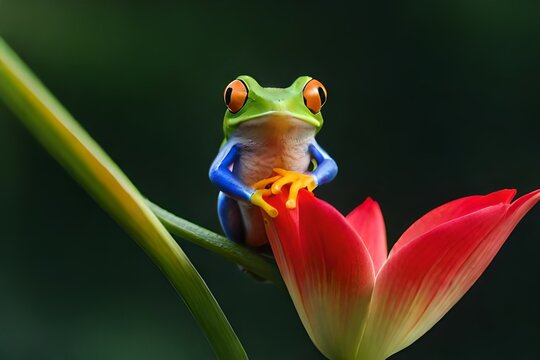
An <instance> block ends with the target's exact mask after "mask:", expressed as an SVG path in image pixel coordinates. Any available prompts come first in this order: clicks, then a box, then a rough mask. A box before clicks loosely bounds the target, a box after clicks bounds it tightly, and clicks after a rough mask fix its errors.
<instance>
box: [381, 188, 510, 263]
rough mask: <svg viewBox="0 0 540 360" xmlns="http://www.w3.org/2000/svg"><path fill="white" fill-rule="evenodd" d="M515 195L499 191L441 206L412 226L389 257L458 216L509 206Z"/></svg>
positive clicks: (508, 191) (393, 248)
mask: <svg viewBox="0 0 540 360" xmlns="http://www.w3.org/2000/svg"><path fill="white" fill-rule="evenodd" d="M515 195H516V190H513V189H512V190H508V189H507V190H500V191H496V192H493V193H491V194H488V195H474V196H467V197H464V198H461V199H457V200H454V201H451V202H449V203H446V204H444V205H441V206H439V207H437V208H435V209H433V210H431V211H430V212H428V213H427V214H426V215H424V216H422V217H421V218H420V219H419V220H417V221H416V222H415V223H414V224H412V225H411V226H410V227H409V228H408V229H407V230H406V231H405V232H404V233H403V235H401V237H400V238H399V240H398V241H397V242H396V243H395V244H394V246H393V247H392V250H391V251H390V255H389V256H392V255H394V254H395V253H396V252H397V251H398V250H399V249H401V248H402V247H403V246H404V245H406V244H407V243H408V242H409V241H411V240H413V239H416V238H417V237H420V236H421V235H422V234H425V233H427V232H428V231H430V230H432V229H433V228H435V227H437V226H439V225H441V224H444V223H445V222H447V221H450V220H453V219H456V218H458V217H460V216H464V215H467V214H470V213H472V212H475V211H478V210H480V209H483V208H486V207H488V206H491V205H497V204H500V203H503V204H509V203H510V201H512V199H513V197H514V196H515Z"/></svg>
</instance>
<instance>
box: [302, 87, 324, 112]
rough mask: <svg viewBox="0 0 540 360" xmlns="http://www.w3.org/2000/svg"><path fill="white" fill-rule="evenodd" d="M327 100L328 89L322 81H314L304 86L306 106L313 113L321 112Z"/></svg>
mask: <svg viewBox="0 0 540 360" xmlns="http://www.w3.org/2000/svg"><path fill="white" fill-rule="evenodd" d="M326 98H327V94H326V89H325V88H324V86H323V84H321V82H320V81H318V80H315V79H312V80H310V81H309V82H308V83H307V84H306V86H304V104H306V107H307V108H308V109H309V110H311V112H312V113H314V114H316V113H318V112H319V111H321V108H322V107H323V105H324V103H325V102H326Z"/></svg>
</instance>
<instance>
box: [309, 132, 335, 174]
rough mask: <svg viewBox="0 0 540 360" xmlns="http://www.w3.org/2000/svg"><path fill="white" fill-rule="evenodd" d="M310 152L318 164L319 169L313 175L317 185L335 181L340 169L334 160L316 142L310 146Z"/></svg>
mask: <svg viewBox="0 0 540 360" xmlns="http://www.w3.org/2000/svg"><path fill="white" fill-rule="evenodd" d="M309 152H310V154H311V156H313V158H314V159H315V161H316V162H317V167H316V168H315V170H313V172H312V173H311V176H313V178H314V179H315V184H317V185H323V184H327V183H329V182H330V181H332V180H334V178H335V177H336V175H337V172H338V167H337V164H336V162H335V161H334V159H332V158H331V157H330V155H328V153H327V152H326V151H324V149H323V148H322V147H320V145H319V144H317V142H316V141H313V142H312V143H311V144H309Z"/></svg>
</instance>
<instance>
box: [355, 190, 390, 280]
mask: <svg viewBox="0 0 540 360" xmlns="http://www.w3.org/2000/svg"><path fill="white" fill-rule="evenodd" d="M346 219H347V221H348V222H349V224H351V226H352V227H353V228H354V230H356V232H357V233H358V235H360V237H361V238H362V240H363V241H364V244H365V245H366V248H367V249H368V251H369V254H370V255H371V260H372V261H373V268H374V270H375V274H377V273H378V272H379V269H380V268H381V266H382V264H383V263H384V262H385V261H386V256H387V254H388V248H387V245H386V230H385V227H384V219H383V215H382V212H381V208H380V207H379V204H378V203H377V202H376V201H373V200H372V199H371V198H369V197H368V198H367V199H366V200H365V201H364V202H363V203H362V204H360V205H359V206H358V207H357V208H356V209H354V210H353V211H351V212H350V213H349V215H347V216H346Z"/></svg>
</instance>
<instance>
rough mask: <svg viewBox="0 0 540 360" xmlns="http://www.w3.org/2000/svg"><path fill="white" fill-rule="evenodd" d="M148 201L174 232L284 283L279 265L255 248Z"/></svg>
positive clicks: (162, 220)
mask: <svg viewBox="0 0 540 360" xmlns="http://www.w3.org/2000/svg"><path fill="white" fill-rule="evenodd" d="M146 203H147V205H148V206H149V207H150V209H152V211H153V212H154V214H156V216H157V217H158V218H159V220H161V222H162V223H163V225H165V227H166V228H167V230H169V231H170V232H171V233H172V234H174V235H177V236H179V237H181V238H183V239H186V240H189V241H191V242H192V243H194V244H197V245H199V246H202V247H203V248H205V249H208V250H210V251H213V252H215V253H217V254H219V255H221V256H223V257H224V258H226V259H228V260H231V261H233V262H235V263H237V264H239V265H241V266H242V267H243V268H244V269H246V270H248V271H250V272H252V273H253V274H255V275H257V276H259V277H261V278H263V279H265V280H269V281H272V282H273V283H274V284H277V285H280V284H282V279H281V276H280V275H279V271H278V269H277V267H276V266H275V265H273V264H271V263H270V262H269V261H268V260H266V259H265V258H263V257H262V256H261V255H259V254H257V253H256V252H254V251H253V250H250V249H248V248H246V247H244V246H242V245H239V244H237V243H235V242H232V241H231V240H229V239H227V238H226V237H224V236H221V235H218V234H216V233H214V232H212V231H210V230H208V229H205V228H203V227H201V226H199V225H197V224H194V223H192V222H189V221H187V220H185V219H182V218H180V217H178V216H176V215H174V214H171V213H170V212H168V211H167V210H164V209H162V208H160V207H159V206H157V205H156V204H153V203H152V202H150V201H148V200H147V201H146Z"/></svg>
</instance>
